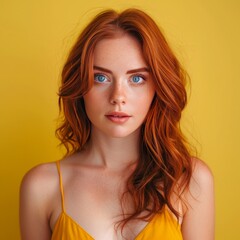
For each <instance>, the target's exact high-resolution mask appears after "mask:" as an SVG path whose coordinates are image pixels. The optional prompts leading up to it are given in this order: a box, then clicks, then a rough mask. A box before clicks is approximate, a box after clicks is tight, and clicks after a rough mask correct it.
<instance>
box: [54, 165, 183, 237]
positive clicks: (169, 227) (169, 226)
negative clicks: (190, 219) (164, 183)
mask: <svg viewBox="0 0 240 240" xmlns="http://www.w3.org/2000/svg"><path fill="white" fill-rule="evenodd" d="M57 169H58V173H59V183H60V191H61V196H62V213H61V214H60V216H59V218H58V220H57V222H56V224H55V227H54V229H53V234H52V238H51V240H94V238H93V237H92V236H91V235H90V234H89V233H87V232H86V231H85V230H84V229H83V228H82V227H81V226H80V225H79V224H78V223H76V222H75V221H74V220H73V219H72V218H71V217H70V216H69V215H68V214H67V213H66V212H65V206H64V192H63V185H62V176H61V171H60V163H59V162H57ZM159 239H163V240H183V238H182V233H181V228H180V225H179V224H178V222H177V220H176V219H175V218H174V217H173V216H172V214H171V213H170V212H169V210H168V208H167V207H164V210H163V212H161V214H156V215H155V216H154V217H153V218H152V219H151V221H150V222H149V223H148V224H147V225H146V226H145V228H144V229H143V230H142V231H141V232H140V233H139V234H138V235H137V237H136V238H135V240H159Z"/></svg>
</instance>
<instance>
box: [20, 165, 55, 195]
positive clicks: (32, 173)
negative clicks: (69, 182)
mask: <svg viewBox="0 0 240 240" xmlns="http://www.w3.org/2000/svg"><path fill="white" fill-rule="evenodd" d="M56 177H57V168H56V163H44V164H40V165H37V166H35V167H33V168H32V169H30V170H29V171H28V172H27V173H26V174H25V176H24V177H23V179H22V182H21V189H22V190H27V189H29V190H33V191H34V190H41V189H42V188H44V189H45V187H47V186H49V185H51V183H52V182H53V181H56V180H57V178H56ZM47 188H48V187H47Z"/></svg>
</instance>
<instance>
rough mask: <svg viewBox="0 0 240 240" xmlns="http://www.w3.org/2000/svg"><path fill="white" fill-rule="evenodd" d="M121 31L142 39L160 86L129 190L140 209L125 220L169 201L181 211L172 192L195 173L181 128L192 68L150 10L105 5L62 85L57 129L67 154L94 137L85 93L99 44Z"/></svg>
mask: <svg viewBox="0 0 240 240" xmlns="http://www.w3.org/2000/svg"><path fill="white" fill-rule="evenodd" d="M118 30H120V31H118ZM119 32H125V33H128V34H130V35H132V36H134V37H135V38H136V39H137V40H138V41H139V43H140V44H141V46H142V51H143V56H144V58H145V61H146V63H147V64H148V67H149V69H150V73H151V74H152V76H153V81H154V84H155V89H156V94H155V96H154V99H153V102H152V104H151V107H150V109H149V112H148V114H147V117H146V121H145V122H144V124H143V125H142V127H141V134H142V137H141V138H140V153H139V156H140V161H139V163H138V165H137V167H136V169H135V171H134V172H133V174H132V175H131V176H130V178H129V179H128V182H127V187H128V188H127V192H128V193H130V194H131V196H132V198H133V201H134V205H135V209H134V212H133V213H131V214H129V215H125V216H126V217H125V218H124V219H123V225H124V224H126V222H127V221H129V220H131V219H134V218H139V216H140V213H142V212H143V211H147V214H146V215H145V216H143V217H142V218H141V219H148V218H149V217H151V216H152V215H153V214H154V213H157V212H160V211H161V210H162V208H163V206H164V205H167V206H168V207H169V208H170V209H171V211H172V212H173V213H174V214H175V215H176V216H179V214H178V212H177V210H176V209H174V207H173V205H172V203H171V199H170V198H171V196H172V194H173V193H175V194H177V196H179V197H181V194H182V192H183V190H184V189H186V188H187V187H188V185H189V182H190V178H191V175H192V163H191V156H190V153H189V151H188V149H187V147H186V142H185V139H184V137H183V135H182V133H181V131H180V128H179V121H180V118H181V113H182V110H183V109H184V107H185V105H186V102H187V94H186V90H185V81H186V76H187V74H186V73H185V71H184V70H183V68H182V67H181V65H180V63H179V61H178V60H177V58H176V57H175V55H174V54H173V52H172V50H171V49H170V47H169V45H168V43H167V41H166V39H165V37H164V36H163V34H162V32H161V31H160V29H159V28H158V26H157V25H156V23H155V22H154V21H153V20H152V18H151V17H150V16H148V15H147V14H146V13H144V12H142V11H140V10H137V9H127V10H125V11H123V12H121V13H117V12H115V11H113V10H108V11H104V12H102V13H100V14H98V15H97V16H96V17H95V18H94V19H93V20H92V21H91V22H90V23H89V25H88V26H87V27H86V28H85V29H84V30H83V32H82V33H81V35H80V36H79V38H78V39H77V41H76V43H75V44H74V46H73V48H72V50H71V52H70V54H69V56H68V59H67V61H66V63H65V65H64V67H63V71H62V84H61V87H60V89H59V106H60V111H61V112H62V113H63V121H62V124H61V126H60V127H59V128H58V129H57V130H56V133H57V136H58V137H59V139H60V140H61V142H62V144H64V146H65V147H66V149H67V154H72V153H74V152H77V151H80V150H81V149H83V148H84V147H85V146H86V144H87V143H88V141H89V139H90V133H91V123H90V121H89V119H88V117H87V115H86V112H85V108H84V102H83V96H84V95H85V94H86V93H87V92H88V91H89V89H90V88H91V86H92V82H93V53H94V48H95V46H96V44H97V43H98V42H99V41H100V40H102V39H103V38H113V37H115V36H116V34H118V33H119Z"/></svg>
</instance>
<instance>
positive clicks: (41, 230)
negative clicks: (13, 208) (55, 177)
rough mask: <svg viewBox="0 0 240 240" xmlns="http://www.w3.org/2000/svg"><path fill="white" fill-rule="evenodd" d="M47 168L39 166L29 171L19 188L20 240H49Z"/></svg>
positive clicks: (49, 184)
mask: <svg viewBox="0 0 240 240" xmlns="http://www.w3.org/2000/svg"><path fill="white" fill-rule="evenodd" d="M51 185H52V184H51V183H49V167H48V165H40V166H37V167H35V168H33V169H32V170H30V171H29V172H28V173H27V174H26V175H25V177H24V178H23V181H22V183H21V188H20V230H21V239H22V240H50V239H51V229H50V227H49V215H50V214H49V204H48V203H49V195H50V194H49V193H50V192H49V191H50V188H51V187H50V186H51Z"/></svg>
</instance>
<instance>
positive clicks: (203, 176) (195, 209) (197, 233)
mask: <svg viewBox="0 0 240 240" xmlns="http://www.w3.org/2000/svg"><path fill="white" fill-rule="evenodd" d="M192 163H193V172H192V177H191V181H190V185H189V188H188V189H187V190H186V193H185V201H186V204H187V208H186V209H185V212H184V216H183V222H182V232H183V238H184V239H186V240H202V239H205V240H213V239H214V223H215V203H214V178H213V174H212V171H211V170H210V169H209V167H208V166H207V165H206V164H205V163H204V162H203V161H201V160H200V159H197V158H193V159H192Z"/></svg>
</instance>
